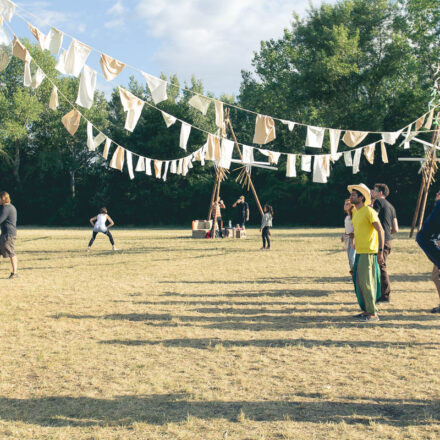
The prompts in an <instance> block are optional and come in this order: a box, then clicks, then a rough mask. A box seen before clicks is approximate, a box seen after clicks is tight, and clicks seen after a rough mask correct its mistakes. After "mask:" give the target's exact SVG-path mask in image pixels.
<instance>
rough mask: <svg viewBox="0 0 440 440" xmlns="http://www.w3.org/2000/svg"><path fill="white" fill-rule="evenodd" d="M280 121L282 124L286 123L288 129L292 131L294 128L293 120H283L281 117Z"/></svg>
mask: <svg viewBox="0 0 440 440" xmlns="http://www.w3.org/2000/svg"><path fill="white" fill-rule="evenodd" d="M281 122H282V123H283V124H284V125H287V127H288V129H289V131H293V129H294V128H295V122H292V121H286V120H284V119H281Z"/></svg>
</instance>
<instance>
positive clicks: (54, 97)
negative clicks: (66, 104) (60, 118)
mask: <svg viewBox="0 0 440 440" xmlns="http://www.w3.org/2000/svg"><path fill="white" fill-rule="evenodd" d="M59 105H60V104H59V102H58V89H57V87H56V86H53V89H52V93H51V94H50V100H49V108H50V109H51V110H56V109H57V108H58V106H59Z"/></svg>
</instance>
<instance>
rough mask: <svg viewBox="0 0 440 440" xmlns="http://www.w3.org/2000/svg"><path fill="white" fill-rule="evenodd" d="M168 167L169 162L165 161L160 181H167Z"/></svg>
mask: <svg viewBox="0 0 440 440" xmlns="http://www.w3.org/2000/svg"><path fill="white" fill-rule="evenodd" d="M169 166H170V162H169V161H168V160H167V161H166V162H165V169H164V171H163V176H162V179H163V181H164V182H166V181H167V175H168V168H169Z"/></svg>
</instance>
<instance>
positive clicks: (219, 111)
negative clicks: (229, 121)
mask: <svg viewBox="0 0 440 440" xmlns="http://www.w3.org/2000/svg"><path fill="white" fill-rule="evenodd" d="M214 107H215V125H217V127H218V128H220V129H222V130H223V129H224V127H225V115H224V111H223V102H222V101H214Z"/></svg>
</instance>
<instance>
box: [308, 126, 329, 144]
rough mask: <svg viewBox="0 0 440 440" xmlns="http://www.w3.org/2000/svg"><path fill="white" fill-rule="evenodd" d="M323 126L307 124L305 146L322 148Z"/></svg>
mask: <svg viewBox="0 0 440 440" xmlns="http://www.w3.org/2000/svg"><path fill="white" fill-rule="evenodd" d="M324 134H325V128H322V127H312V126H311V125H308V126H307V138H306V147H312V148H322V142H323V141H324Z"/></svg>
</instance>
